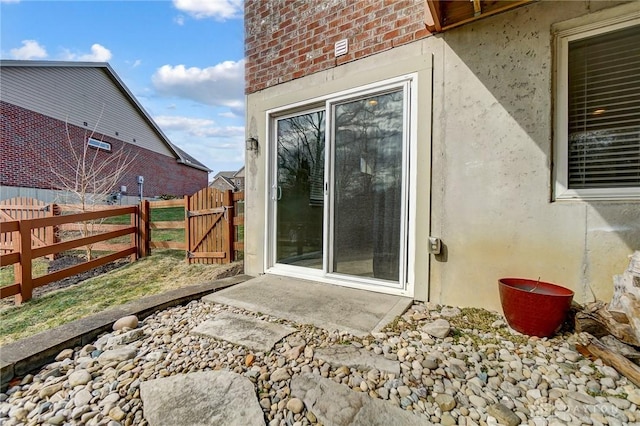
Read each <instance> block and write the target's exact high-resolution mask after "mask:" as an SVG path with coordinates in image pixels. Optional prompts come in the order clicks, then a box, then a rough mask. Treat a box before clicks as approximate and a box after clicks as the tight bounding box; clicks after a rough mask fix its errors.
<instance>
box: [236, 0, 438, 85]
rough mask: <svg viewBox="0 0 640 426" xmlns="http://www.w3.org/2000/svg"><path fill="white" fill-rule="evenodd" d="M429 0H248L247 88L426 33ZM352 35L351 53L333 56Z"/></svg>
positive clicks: (309, 71) (310, 71)
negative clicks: (336, 49)
mask: <svg viewBox="0 0 640 426" xmlns="http://www.w3.org/2000/svg"><path fill="white" fill-rule="evenodd" d="M425 3H426V1H425V0H323V1H316V0H297V1H292V0H246V1H245V8H244V11H245V16H244V22H245V58H246V64H245V82H246V83H245V84H246V85H245V92H246V93H247V94H250V93H254V92H257V91H259V90H262V89H265V88H267V87H270V86H274V85H276V84H279V83H284V82H286V81H290V80H293V79H296V78H300V77H303V76H305V75H308V74H313V73H316V72H318V71H323V70H326V69H329V68H332V67H336V66H338V65H341V64H344V63H346V62H351V61H354V60H357V59H361V58H364V57H366V56H369V55H373V54H374V53H378V52H381V51H383V50H387V49H391V48H393V47H396V46H400V45H403V44H407V43H410V42H412V41H415V40H419V39H421V38H424V37H427V36H428V35H429V34H430V33H429V31H428V30H427V29H426V25H425V23H424V17H425ZM342 39H348V41H349V53H348V54H346V55H343V56H339V57H337V58H336V57H335V56H334V44H335V42H337V41H339V40H342Z"/></svg>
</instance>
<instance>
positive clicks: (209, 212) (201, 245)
mask: <svg viewBox="0 0 640 426" xmlns="http://www.w3.org/2000/svg"><path fill="white" fill-rule="evenodd" d="M187 198H188V199H187V220H188V222H189V223H188V226H187V236H186V240H187V244H188V247H187V259H188V261H189V263H209V264H210V263H229V262H233V261H234V246H233V231H234V229H233V193H232V192H231V191H220V190H217V189H215V188H205V189H202V190H200V191H198V192H196V193H195V194H193V195H191V196H189V197H187Z"/></svg>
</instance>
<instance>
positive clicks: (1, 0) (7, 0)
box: [0, 0, 20, 3]
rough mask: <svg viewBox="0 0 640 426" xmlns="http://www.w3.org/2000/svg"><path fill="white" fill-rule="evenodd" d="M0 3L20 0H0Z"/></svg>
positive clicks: (18, 0)
mask: <svg viewBox="0 0 640 426" xmlns="http://www.w3.org/2000/svg"><path fill="white" fill-rule="evenodd" d="M0 3H20V0H0Z"/></svg>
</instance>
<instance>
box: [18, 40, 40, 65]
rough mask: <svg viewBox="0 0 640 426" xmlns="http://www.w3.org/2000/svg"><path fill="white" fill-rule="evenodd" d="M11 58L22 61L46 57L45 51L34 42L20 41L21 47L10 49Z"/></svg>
mask: <svg viewBox="0 0 640 426" xmlns="http://www.w3.org/2000/svg"><path fill="white" fill-rule="evenodd" d="M11 56H13V58H14V59H23V60H26V59H43V58H46V57H47V51H46V49H45V48H44V46H40V44H39V43H38V42H37V41H35V40H22V47H19V48H16V49H11Z"/></svg>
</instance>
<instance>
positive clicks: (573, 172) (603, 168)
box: [568, 25, 640, 189]
mask: <svg viewBox="0 0 640 426" xmlns="http://www.w3.org/2000/svg"><path fill="white" fill-rule="evenodd" d="M568 59H569V60H568V65H569V75H568V77H569V81H568V83H569V86H568V88H569V90H568V92H569V93H568V96H569V105H568V106H569V108H568V131H569V134H568V186H569V189H590V188H630V187H640V26H638V25H636V26H632V27H627V28H624V29H621V30H616V31H612V32H608V33H605V34H600V35H597V36H593V37H588V38H583V39H579V40H575V41H571V42H570V43H569V58H568Z"/></svg>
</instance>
